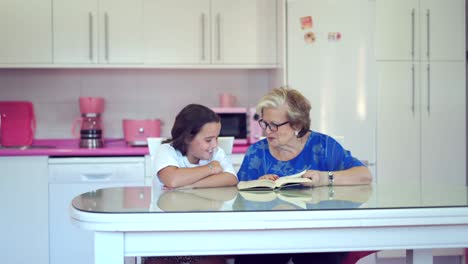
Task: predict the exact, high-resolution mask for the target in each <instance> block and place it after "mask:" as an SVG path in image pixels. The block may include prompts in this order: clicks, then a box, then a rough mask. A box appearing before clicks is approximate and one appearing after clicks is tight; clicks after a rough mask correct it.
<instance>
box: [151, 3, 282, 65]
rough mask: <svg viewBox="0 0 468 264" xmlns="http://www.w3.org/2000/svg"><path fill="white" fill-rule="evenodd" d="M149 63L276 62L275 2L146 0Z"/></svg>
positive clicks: (223, 63) (250, 63)
mask: <svg viewBox="0 0 468 264" xmlns="http://www.w3.org/2000/svg"><path fill="white" fill-rule="evenodd" d="M144 6H145V8H144V35H145V37H144V39H145V40H144V42H145V45H146V46H145V63H147V64H185V65H191V64H193V65H196V64H222V65H226V64H227V65H232V64H235V65H275V64H276V41H277V40H276V34H277V33H276V1H271V0H238V1H228V0H145V1H144Z"/></svg>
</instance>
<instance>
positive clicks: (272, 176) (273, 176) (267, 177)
mask: <svg viewBox="0 0 468 264" xmlns="http://www.w3.org/2000/svg"><path fill="white" fill-rule="evenodd" d="M279 178H280V177H279V176H278V175H276V174H265V175H263V176H261V177H260V178H258V179H259V180H270V181H276V180H277V179H279Z"/></svg>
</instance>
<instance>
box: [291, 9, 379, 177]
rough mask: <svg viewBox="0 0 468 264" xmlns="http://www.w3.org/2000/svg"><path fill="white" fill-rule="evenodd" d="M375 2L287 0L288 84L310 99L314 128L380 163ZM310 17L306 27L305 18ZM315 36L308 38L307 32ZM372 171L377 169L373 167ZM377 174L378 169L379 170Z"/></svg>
mask: <svg viewBox="0 0 468 264" xmlns="http://www.w3.org/2000/svg"><path fill="white" fill-rule="evenodd" d="M374 13H375V1H369V0H352V1H349V0H327V1H321V0H296V1H294V0H290V1H288V2H287V17H288V19H287V77H288V80H287V84H288V86H290V87H291V88H295V89H298V90H300V91H301V92H302V93H303V94H304V95H305V96H306V97H307V98H308V99H309V100H310V102H311V104H312V111H311V119H312V125H311V128H312V130H314V131H318V132H322V133H325V134H328V135H330V136H332V137H334V138H335V139H337V140H338V142H340V143H342V145H343V146H344V147H345V148H346V149H348V150H350V151H351V152H352V154H353V156H355V157H356V158H358V159H360V160H365V161H367V162H369V163H371V164H374V163H375V153H376V149H375V148H376V96H377V94H376V93H377V88H376V73H375V68H376V67H375V64H376V63H375V59H374V43H373V41H374V37H373V32H374V28H373V27H374V25H375V16H374ZM307 17H311V20H312V23H311V24H312V25H311V27H307V25H306V27H305V28H304V27H303V26H302V23H301V18H302V19H303V18H307ZM311 33H312V34H313V35H314V36H315V40H314V41H312V42H307V41H306V38H307V35H308V36H310V34H311ZM371 169H372V168H371ZM374 175H375V173H374Z"/></svg>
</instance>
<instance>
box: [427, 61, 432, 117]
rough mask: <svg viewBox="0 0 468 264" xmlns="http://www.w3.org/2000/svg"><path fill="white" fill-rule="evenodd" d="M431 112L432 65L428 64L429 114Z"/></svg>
mask: <svg viewBox="0 0 468 264" xmlns="http://www.w3.org/2000/svg"><path fill="white" fill-rule="evenodd" d="M430 112H431V65H430V64H429V63H428V64H427V113H428V114H429V113H430Z"/></svg>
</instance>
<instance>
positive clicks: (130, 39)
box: [53, 0, 143, 64]
mask: <svg viewBox="0 0 468 264" xmlns="http://www.w3.org/2000/svg"><path fill="white" fill-rule="evenodd" d="M142 1H143V0H82V1H74V0H60V1H54V4H53V10H54V14H53V18H54V26H53V29H54V63H65V64H95V63H99V64H115V63H117V64H135V63H142V61H143V44H142V43H143V34H142V29H141V28H142V20H143V19H142V15H143V2H142Z"/></svg>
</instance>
